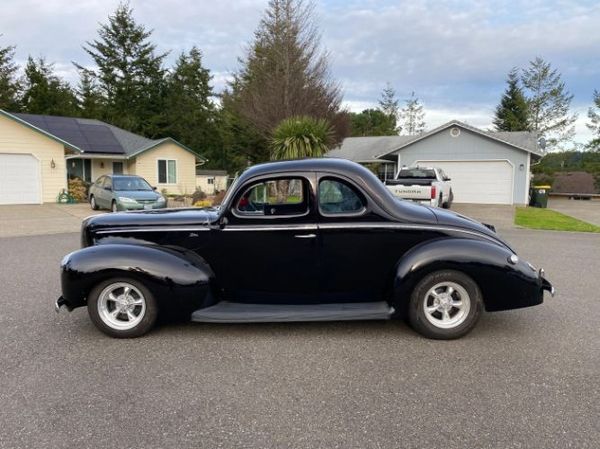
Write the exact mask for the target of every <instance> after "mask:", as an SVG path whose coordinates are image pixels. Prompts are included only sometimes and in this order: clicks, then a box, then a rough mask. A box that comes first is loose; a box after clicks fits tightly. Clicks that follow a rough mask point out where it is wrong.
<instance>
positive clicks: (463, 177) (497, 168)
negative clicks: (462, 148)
mask: <svg viewBox="0 0 600 449" xmlns="http://www.w3.org/2000/svg"><path fill="white" fill-rule="evenodd" d="M419 165H430V166H432V167H439V168H441V169H442V170H444V171H445V172H446V174H447V175H448V176H449V177H450V178H451V179H452V181H450V184H451V185H452V191H453V192H454V201H455V202H457V203H481V204H512V203H513V196H512V191H513V167H512V165H510V164H509V163H508V162H507V161H419Z"/></svg>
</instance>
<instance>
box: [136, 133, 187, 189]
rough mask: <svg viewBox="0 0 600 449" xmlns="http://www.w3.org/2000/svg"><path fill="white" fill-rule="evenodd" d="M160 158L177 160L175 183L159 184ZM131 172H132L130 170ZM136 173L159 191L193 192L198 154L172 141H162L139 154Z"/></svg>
mask: <svg viewBox="0 0 600 449" xmlns="http://www.w3.org/2000/svg"><path fill="white" fill-rule="evenodd" d="M159 159H175V160H176V161H177V182H176V183H175V184H159V182H158V160H159ZM130 173H132V172H131V171H130ZM134 173H135V174H136V175H138V176H141V177H142V178H145V179H146V181H148V182H149V183H150V184H151V185H153V186H156V187H157V188H158V190H159V191H162V190H163V189H166V191H167V193H174V194H191V193H193V192H194V191H195V190H196V156H194V155H193V154H192V153H190V152H189V151H186V150H184V149H183V148H181V147H180V146H178V145H176V144H174V143H172V142H165V143H162V144H160V145H158V146H157V147H155V148H153V149H151V150H148V151H146V152H145V153H142V154H140V155H139V156H137V157H136V158H135V168H134Z"/></svg>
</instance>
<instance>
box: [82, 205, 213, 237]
mask: <svg viewBox="0 0 600 449" xmlns="http://www.w3.org/2000/svg"><path fill="white" fill-rule="evenodd" d="M217 217H218V209H216V208H202V209H201V208H197V207H194V208H189V209H154V210H147V211H139V212H138V211H135V212H119V213H116V214H115V213H108V214H101V215H95V216H92V217H88V218H87V219H86V220H85V221H84V223H83V228H86V229H87V230H88V231H92V232H93V231H96V230H99V229H104V228H129V227H146V226H147V227H161V226H169V227H171V226H174V227H177V226H208V225H209V224H210V223H212V222H214V221H215V220H216V219H217Z"/></svg>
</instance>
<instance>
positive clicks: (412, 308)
mask: <svg viewBox="0 0 600 449" xmlns="http://www.w3.org/2000/svg"><path fill="white" fill-rule="evenodd" d="M481 310H482V300H481V293H480V292H479V288H478V287H477V284H475V282H473V280H472V279H471V278H470V277H468V276H467V275H465V274H464V273H461V272H459V271H453V270H444V271H437V272H435V273H431V274H429V275H427V276H425V277H424V278H423V279H422V280H421V281H420V282H419V283H418V284H417V286H416V287H415V289H414V290H413V293H412V295H411V300H410V305H409V321H410V324H411V326H412V327H413V328H414V329H415V330H416V331H417V332H419V333H421V334H422V335H424V336H426V337H428V338H435V339H452V338H458V337H462V336H463V335H465V334H467V333H468V332H469V331H470V330H471V329H473V327H474V326H475V324H476V323H477V321H478V319H479V316H480V315H481Z"/></svg>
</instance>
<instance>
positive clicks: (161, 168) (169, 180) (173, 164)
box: [158, 159, 177, 184]
mask: <svg viewBox="0 0 600 449" xmlns="http://www.w3.org/2000/svg"><path fill="white" fill-rule="evenodd" d="M158 183H159V184H176V183H177V161H176V160H174V159H159V160H158Z"/></svg>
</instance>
